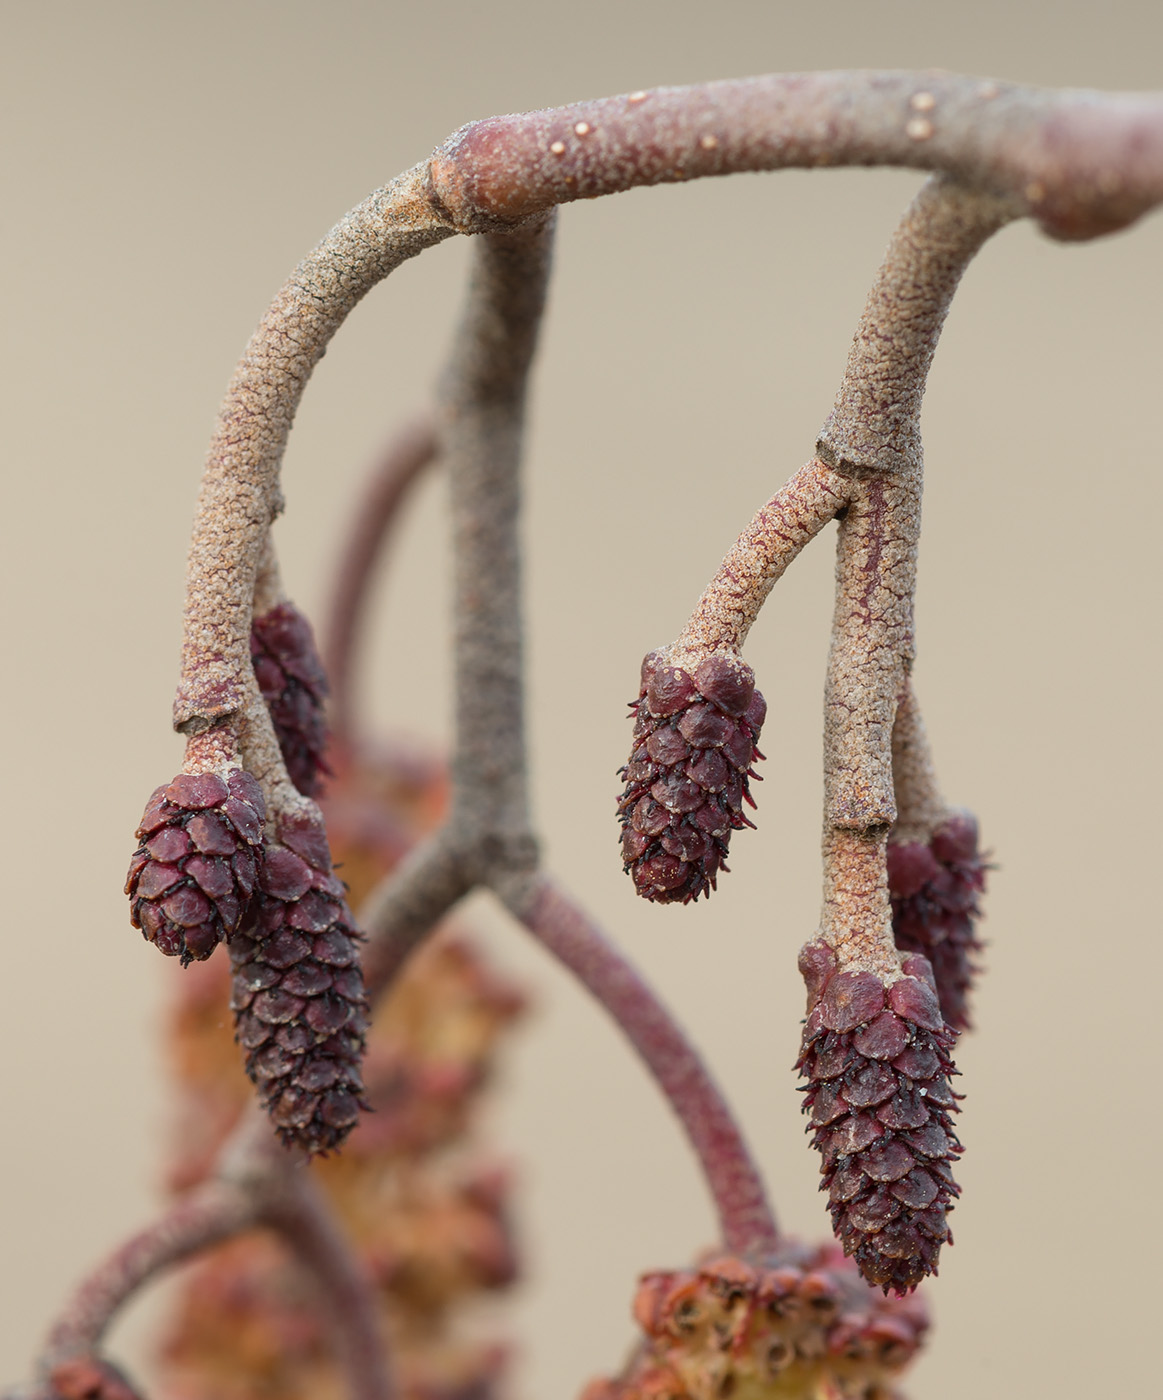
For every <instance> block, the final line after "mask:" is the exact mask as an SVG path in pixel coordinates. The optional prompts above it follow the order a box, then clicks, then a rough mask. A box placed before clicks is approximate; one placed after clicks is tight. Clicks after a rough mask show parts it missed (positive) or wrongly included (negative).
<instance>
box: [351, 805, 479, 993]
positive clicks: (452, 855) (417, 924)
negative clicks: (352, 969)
mask: <svg viewBox="0 0 1163 1400" xmlns="http://www.w3.org/2000/svg"><path fill="white" fill-rule="evenodd" d="M468 865H469V862H468V860H467V859H466V858H465V854H464V852H463V851H462V850H461V849H460V848H459V847H458V846H457V845H456V844H455V842H454V839H453V835H452V833H451V831H450V830H449V828H448V827H444V828H443V829H441V830H440V831H438V832H437V833H436V834H435V835H434V836H432V837H430V838H429V839H428V840H427V841H426V842H425V843H424V844H423V845H422V846H418V847H417V848H416V849H415V850H414V851H411V852H410V853H409V854H408V855H407V856H406V857H405V858H404V860H403V861H402V862H401V864H400V865H399V866H398V867H397V868H396V869H395V870H393V871H392V873H391V874H390V875H389V876H388V877H387V878H386V879H385V880H383V881H381V883H380V884H379V885H378V886H377V887H376V889H374V890H373V891H372V893H371V894H370V895H369V896H368V898H367V899H366V900H365V901H364V903H363V905H362V906H361V907H360V909H359V922H360V927H361V928H363V929H365V930H366V931H367V935H368V942H367V945H366V947H365V948H364V951H363V956H362V959H361V961H362V963H363V977H364V986H365V988H366V990H367V996H368V1001H369V1003H370V1004H371V1006H372V1008H373V1009H374V1007H375V1004H376V1001H377V1000H378V999H379V998H380V997H381V996H383V995H384V993H385V992H386V991H388V990H389V989H390V987H391V986H392V983H393V982H394V981H395V978H396V976H397V974H398V973H399V971H400V968H401V967H403V965H404V962H405V961H406V959H407V958H408V955H409V954H410V953H412V952H413V951H414V950H415V949H416V948H417V947H418V946H419V944H420V943H421V942H422V941H423V940H424V939H425V938H426V937H427V936H428V934H429V933H431V932H432V930H433V929H434V928H435V927H436V925H437V924H438V923H439V922H440V920H441V919H443V918H444V916H445V914H447V913H448V912H449V910H450V909H451V908H452V907H453V905H454V904H456V903H457V902H458V900H460V899H463V898H464V896H465V895H466V894H468V893H469V891H470V890H471V889H472V887H473V883H474V882H473V879H472V876H471V874H470V872H469V869H468Z"/></svg>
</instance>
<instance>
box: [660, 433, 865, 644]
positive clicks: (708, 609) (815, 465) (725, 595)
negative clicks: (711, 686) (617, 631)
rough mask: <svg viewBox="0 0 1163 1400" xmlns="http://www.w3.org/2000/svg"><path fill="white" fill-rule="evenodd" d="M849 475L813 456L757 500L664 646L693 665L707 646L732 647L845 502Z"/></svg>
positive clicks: (849, 491) (749, 628) (847, 496)
mask: <svg viewBox="0 0 1163 1400" xmlns="http://www.w3.org/2000/svg"><path fill="white" fill-rule="evenodd" d="M851 493H852V483H851V480H850V479H849V478H848V477H846V476H843V475H842V474H841V473H839V472H837V471H835V470H833V468H831V467H829V466H828V465H827V463H826V462H821V461H819V460H815V459H813V460H812V461H810V462H808V463H807V464H806V466H803V467H801V468H800V470H799V471H798V472H796V474H795V476H793V477H792V478H791V480H790V481H788V482H787V483H786V485H784V486H782V487H781V488H780V489H779V490H778V491H777V492H776V494H775V495H774V496H773V497H772V498H771V500H770V501H768V502H767V504H766V505H764V506H761V507H760V508H759V510H758V511H757V512H756V514H755V517H754V519H753V520H752V521H751V523H750V524H749V525H748V526H747V528H746V530H744V531H743V533H742V534H741V535H740V536H739V538H738V539H737V540H736V541H735V543H734V544H733V545H732V546H731V548H730V550H729V551H728V552H727V556H726V558H725V559H724V560H723V562H722V564H720V566H719V569H718V572H717V573H716V574H715V577H714V578H713V579H712V580H711V582H710V583H709V584H708V585H707V587H706V588H705V589H704V590H703V594H702V596H701V597H700V598H699V601H698V603H697V604H696V605H695V609H694V612H692V613H691V616H690V619H689V620H688V622H687V624H686V626H685V627H684V628H683V629H682V631H681V632H680V633H679V635H678V637H677V638H676V640H675V642H674V645H673V646H671V647H669V648H668V649H667V659H668V660H669V661H670V664H671V665H674V666H685V667H687V668H688V669H692V670H693V669H694V665H695V664H697V660H696V659H701V658H702V657H703V656H706V655H707V654H708V653H711V652H722V651H728V652H738V651H739V650H740V648H741V647H742V646H743V643H744V642H745V641H746V640H747V633H748V632H749V631H750V630H751V624H752V623H753V622H754V621H755V619H756V617H757V616H758V613H759V609H760V608H761V607H762V606H763V604H764V602H765V601H766V599H767V596H768V594H769V593H770V592H771V590H772V589H773V588H774V587H775V585H776V583H777V581H778V580H779V579H780V578H782V576H783V573H784V570H785V569H786V568H787V567H788V565H789V564H790V563H791V562H792V560H793V559H795V557H796V556H797V555H798V554H799V552H800V550H801V549H803V547H804V546H805V545H806V544H807V543H808V542H809V541H810V540H812V539H814V538H815V536H816V535H818V534H819V532H820V531H821V530H822V529H823V528H824V526H825V525H827V524H828V522H829V521H831V520H834V519H835V518H836V515H837V514H838V513H839V512H840V511H842V510H843V509H844V508H845V507H846V506H847V504H848V499H849V496H850V495H851Z"/></svg>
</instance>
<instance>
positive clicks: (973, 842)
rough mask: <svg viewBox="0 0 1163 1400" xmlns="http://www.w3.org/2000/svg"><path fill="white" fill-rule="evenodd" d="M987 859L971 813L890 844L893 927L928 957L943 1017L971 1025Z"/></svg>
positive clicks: (959, 1026)
mask: <svg viewBox="0 0 1163 1400" xmlns="http://www.w3.org/2000/svg"><path fill="white" fill-rule="evenodd" d="M985 870H986V866H985V862H984V861H983V860H982V858H981V856H980V855H979V854H978V849H977V823H976V821H974V819H973V817H971V816H970V815H969V813H968V812H959V813H957V814H956V815H955V816H952V817H950V818H949V820H948V821H946V822H944V823H943V824H942V825H941V826H939V827H938V828H937V830H936V831H935V832H934V833H933V835H932V838H931V839H930V840H929V842H928V843H927V844H925V843H922V842H920V841H907V842H894V841H892V840H891V839H890V840H889V843H888V892H889V894H890V896H891V897H892V931H893V936H894V937H895V939H896V945H897V947H898V948H899V949H900V950H901V952H903V953H920V954H921V956H922V957H925V958H928V960H929V962H930V964H931V965H932V968H933V976H934V978H935V979H936V983H937V996H938V997H939V999H940V1002H941V1011H942V1014H943V1015H944V1017H945V1020H946V1021H948V1023H949V1024H950V1025H951V1026H952V1027H953V1029H954V1030H956V1031H964V1030H968V1029H969V1025H970V1022H969V1008H968V1001H969V993H970V991H971V990H972V987H973V980H974V976H975V974H976V973H977V971H978V968H977V965H976V963H975V961H974V955H975V954H976V953H979V952H980V951H981V943H980V941H979V940H978V939H977V937H976V933H975V923H976V920H977V918H978V916H979V914H980V912H981V911H980V908H979V906H978V895H980V894H981V893H982V892H983V891H984V889H985Z"/></svg>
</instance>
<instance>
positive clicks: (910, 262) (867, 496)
mask: <svg viewBox="0 0 1163 1400" xmlns="http://www.w3.org/2000/svg"><path fill="white" fill-rule="evenodd" d="M1015 212H1016V211H1015V206H1014V204H1013V202H1012V201H1008V200H1001V199H996V198H994V197H992V196H989V195H982V194H979V193H976V192H974V191H970V190H966V189H965V188H963V187H961V186H959V185H957V184H955V183H953V182H952V181H950V180H948V179H945V178H943V177H937V178H934V179H933V180H930V181H929V182H928V183H927V184H926V185H925V186H924V187H923V188H922V190H921V191H920V193H919V194H918V195H917V197H916V199H915V200H914V201H913V203H912V205H911V206H910V208H909V209H908V210H907V212H906V214H905V216H904V219H903V220H902V222H901V224H900V227H899V228H898V229H897V231H896V233H895V234H894V236H893V239H892V242H891V244H890V245H889V250H888V253H887V255H886V257H885V261H884V263H883V265H882V266H881V269H880V271H879V273H878V274H877V278H876V281H875V282H874V284H873V288H872V291H871V292H870V294H869V298H868V303H867V305H866V307H865V310H864V315H863V317H862V319H861V323H860V327H859V328H858V330H857V333H856V336H855V338H854V340H853V345H852V351H851V353H850V355H849V359H848V368H847V370H846V373H845V376H844V381H843V384H842V385H841V388H840V392H839V393H838V395H837V398H836V406H835V408H834V409H833V410H832V413H831V415H830V416H829V418H828V421H827V423H826V424H825V426H824V429H823V431H822V433H821V435H820V441H819V444H818V446H817V450H818V451H819V452H820V454H821V456H822V457H824V458H825V460H830V461H831V462H832V464H833V465H834V466H835V467H836V469H837V470H839V471H842V472H844V473H845V474H847V475H849V476H850V477H851V478H852V484H853V490H852V495H851V499H850V502H849V506H848V509H847V511H846V512H845V513H844V516H843V518H842V520H841V523H840V528H839V531H838V538H837V565H836V608H835V614H834V619H833V630H832V648H831V653H830V657H829V664H828V681H827V689H826V694H825V720H824V796H825V826H826V833H825V908H824V917H823V923H822V927H821V936H822V937H823V938H824V939H825V940H826V941H827V942H828V943H829V944H831V945H832V946H833V948H834V949H835V950H836V952H837V954H838V955H839V956H840V958H841V961H842V962H843V963H845V964H846V963H847V962H848V961H849V960H850V959H851V960H853V962H854V964H858V965H859V966H860V967H862V968H866V969H867V970H868V971H875V972H876V973H877V974H878V975H882V976H887V977H889V978H890V980H891V978H892V977H894V976H899V971H898V970H897V955H896V950H895V945H894V943H893V939H892V928H891V912H890V909H889V902H888V891H887V885H886V882H885V876H884V845H885V841H886V839H887V834H888V828H889V827H890V826H891V825H892V823H893V822H894V821H895V820H896V817H897V809H896V802H895V798H894V793H893V781H892V730H893V719H894V715H895V711H896V704H897V698H898V696H899V695H900V693H901V691H902V689H903V687H904V684H905V681H906V678H907V675H908V671H909V669H910V668H911V665H912V661H913V655H914V636H913V593H914V588H915V581H916V561H917V541H918V538H919V532H920V519H921V473H922V454H921V438H920V425H919V419H920V409H921V399H922V396H923V394H924V387H925V379H926V376H927V373H928V370H929V366H930V363H931V362H932V358H933V352H934V350H935V348H936V343H937V338H938V336H939V335H940V331H941V326H942V324H943V322H944V319H945V315H946V313H947V311H948V308H949V303H950V301H951V300H952V297H953V293H954V292H955V290H956V288H957V284H958V282H959V281H960V278H961V274H962V273H963V271H964V269H965V267H966V266H967V265H968V263H969V261H970V259H971V258H972V257H973V255H974V254H975V253H976V252H977V251H978V249H979V248H980V247H981V245H982V244H983V243H984V242H985V240H986V239H987V238H988V237H989V236H990V235H991V234H992V233H994V232H996V230H997V229H999V228H1001V227H1002V226H1003V225H1004V224H1005V223H1007V222H1008V221H1009V220H1010V219H1012V218H1013V217H1014V215H1015Z"/></svg>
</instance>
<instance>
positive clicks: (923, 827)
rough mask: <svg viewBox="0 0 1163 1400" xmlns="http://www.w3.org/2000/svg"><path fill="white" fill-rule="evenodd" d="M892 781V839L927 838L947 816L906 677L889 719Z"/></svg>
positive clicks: (912, 694) (926, 741)
mask: <svg viewBox="0 0 1163 1400" xmlns="http://www.w3.org/2000/svg"><path fill="white" fill-rule="evenodd" d="M892 783H893V793H894V795H895V797H896V809H897V817H896V824H895V825H894V827H893V830H892V839H893V840H894V841H896V842H899V843H902V844H903V843H905V842H909V841H928V840H929V838H930V837H931V836H932V834H933V832H934V831H936V830H937V828H938V827H939V826H940V825H941V823H942V822H943V821H945V820H946V818H947V817H948V816H949V812H950V808H949V805H948V803H947V802H946V801H945V799H944V797H942V795H941V789H940V787H939V785H938V783H937V772H936V769H935V768H934V766H933V755H932V752H931V751H930V748H929V737H928V734H927V733H926V732H925V722H924V720H923V719H922V718H921V709H920V706H919V705H918V704H917V697H916V694H915V692H914V690H913V684H912V680H911V679H910V678H906V680H905V684H904V687H903V689H902V690H901V693H900V695H899V696H898V697H897V706H896V714H895V716H894V720H893V727H892Z"/></svg>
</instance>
